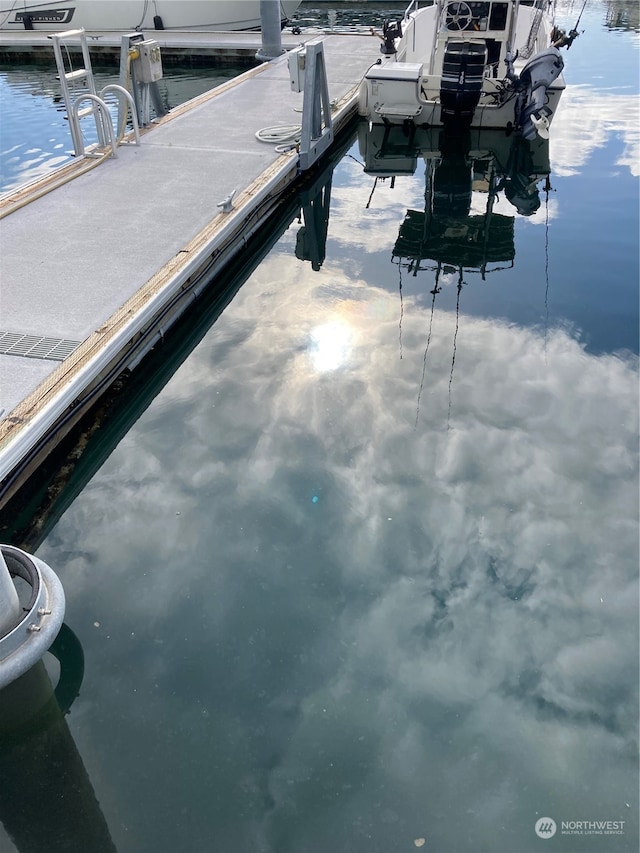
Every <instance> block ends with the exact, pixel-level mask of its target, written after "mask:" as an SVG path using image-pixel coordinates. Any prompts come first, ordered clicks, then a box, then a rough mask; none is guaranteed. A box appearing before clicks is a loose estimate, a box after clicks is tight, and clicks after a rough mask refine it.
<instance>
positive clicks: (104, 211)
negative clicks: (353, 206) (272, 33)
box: [0, 35, 379, 506]
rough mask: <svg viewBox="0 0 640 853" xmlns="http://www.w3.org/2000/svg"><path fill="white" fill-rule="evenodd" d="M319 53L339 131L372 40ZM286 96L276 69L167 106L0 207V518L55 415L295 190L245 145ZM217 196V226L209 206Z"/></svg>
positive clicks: (283, 69)
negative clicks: (133, 134)
mask: <svg viewBox="0 0 640 853" xmlns="http://www.w3.org/2000/svg"><path fill="white" fill-rule="evenodd" d="M323 44H324V54H325V63H326V68H327V77H328V86H329V97H330V99H331V101H332V105H333V107H334V109H333V113H332V116H333V123H334V128H335V129H337V130H339V129H340V127H341V126H344V124H346V122H347V121H348V120H349V119H350V118H352V117H353V115H354V114H355V111H356V104H357V92H358V84H359V81H360V79H361V78H362V76H363V74H364V73H365V72H366V70H367V68H368V67H369V66H370V65H371V64H372V63H374V62H375V61H376V59H377V57H378V56H379V51H378V44H379V42H378V41H377V39H372V38H371V37H366V36H359V35H328V36H325V37H323ZM302 97H303V96H302V94H298V93H295V92H292V91H291V87H290V82H289V71H288V64H287V59H286V55H283V56H282V57H279V58H278V59H276V60H273V61H271V62H269V63H264V64H263V65H260V66H258V67H257V68H254V69H251V70H250V71H247V72H246V73H245V74H242V75H241V76H240V77H238V78H235V79H234V80H232V81H229V82H227V83H225V84H223V85H222V86H220V87H218V88H217V89H214V90H212V92H209V93H207V94H206V95H204V96H201V97H200V98H197V99H195V100H194V101H191V102H189V103H188V104H186V105H183V106H182V107H178V108H176V109H175V110H173V111H172V112H171V113H170V114H169V115H168V116H167V117H165V118H164V119H161V120H160V121H159V122H158V123H157V124H156V125H155V126H154V127H152V128H151V129H150V130H149V131H148V132H146V133H144V134H143V135H142V139H141V145H140V146H134V145H131V144H129V145H122V146H120V147H119V148H118V155H117V157H116V158H108V159H106V160H104V162H101V163H100V164H99V165H98V166H97V167H96V168H93V169H91V170H90V171H85V172H84V173H82V174H78V175H77V176H74V175H75V173H76V172H77V171H78V170H81V169H82V168H86V161H76V162H74V163H73V164H71V166H69V167H65V168H66V171H65V169H63V170H61V172H60V173H54V176H55V177H56V180H58V179H59V177H60V176H62V177H63V179H66V177H67V176H69V178H70V179H69V180H68V181H67V182H66V183H62V185H60V186H56V187H55V188H54V189H52V190H51V191H50V192H46V193H45V194H43V195H40V196H39V197H38V196H37V194H36V195H34V191H35V190H38V189H39V187H38V185H29V187H28V188H27V190H26V191H24V192H22V193H21V192H20V191H19V190H18V191H16V192H14V193H13V194H10V195H8V196H5V197H3V198H2V199H0V214H2V213H3V212H4V213H5V214H6V213H7V210H10V211H11V212H9V213H8V215H5V216H4V218H3V219H2V220H1V221H0V506H2V505H3V503H4V502H6V500H8V498H9V497H10V496H11V494H13V493H14V492H15V490H16V489H17V488H18V487H19V486H20V484H21V483H22V482H24V480H25V478H26V477H27V476H28V475H29V474H30V473H31V472H32V471H33V470H34V469H35V467H36V466H37V464H38V462H39V460H40V459H41V458H42V454H43V453H45V452H46V451H47V448H49V449H53V447H54V446H55V440H56V437H57V433H62V434H63V432H62V426H61V425H62V424H63V423H65V424H68V423H69V422H70V420H71V418H70V412H75V413H76V415H77V416H78V417H79V416H80V414H81V413H82V411H83V407H84V408H85V409H86V407H87V406H88V405H89V402H90V400H91V399H92V396H95V394H98V393H99V389H100V388H102V387H104V385H105V382H107V381H112V380H111V379H110V378H111V377H114V376H116V375H117V373H118V372H121V371H122V369H124V368H125V367H127V366H129V365H130V364H132V363H134V362H135V361H136V360H137V359H139V358H140V353H141V351H144V348H145V347H146V348H147V349H148V348H149V347H150V346H151V345H152V343H153V341H154V340H157V337H158V335H159V334H161V333H162V329H163V324H168V323H169V321H170V311H171V310H174V309H173V308H172V306H173V305H174V303H176V301H177V298H178V297H179V296H180V294H181V293H184V291H185V290H187V289H188V288H190V287H191V286H192V285H194V286H196V285H197V282H198V280H199V279H201V278H202V276H203V273H204V272H205V271H206V274H207V275H209V276H210V275H211V274H212V272H215V271H216V269H217V268H218V266H221V265H222V264H224V263H226V262H228V260H229V258H230V257H231V256H232V255H233V253H234V252H237V251H238V247H239V245H241V243H240V242H239V241H241V240H242V239H246V238H247V237H248V236H249V235H250V234H251V233H253V231H255V230H256V229H257V228H258V227H259V226H260V225H261V224H263V223H264V221H266V218H267V217H268V216H269V214H270V213H271V212H272V211H273V209H274V207H275V206H276V205H277V202H278V197H279V196H280V194H281V193H282V192H283V191H284V190H285V189H286V188H287V187H288V186H290V185H291V183H292V182H293V181H294V180H295V179H296V177H297V176H298V156H297V153H296V152H295V151H293V152H288V153H284V154H280V153H278V152H276V150H275V146H274V145H273V144H268V143H264V142H261V141H259V140H258V139H257V138H256V132H257V131H259V130H261V129H263V128H265V127H272V126H274V125H291V124H300V122H301V113H300V112H299V110H300V109H301V107H302ZM233 191H235V196H234V199H233V210H232V211H231V212H228V213H224V212H222V211H221V209H220V208H219V207H218V204H219V203H220V202H222V201H223V200H224V199H225V198H227V197H228V196H229V195H230V194H231V193H232V192H233ZM3 206H4V210H3ZM176 310H179V309H176ZM158 330H160V331H158ZM151 332H153V335H154V336H155V337H152V336H151ZM32 344H33V345H34V346H35V349H34V350H31V351H30V350H29V347H30V346H31V345H32ZM67 353H68V354H67ZM33 355H38V356H39V357H35V358H34V357H33ZM65 356H66V357H65ZM61 359H63V360H61ZM76 419H77V418H76Z"/></svg>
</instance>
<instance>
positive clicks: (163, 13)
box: [0, 0, 300, 33]
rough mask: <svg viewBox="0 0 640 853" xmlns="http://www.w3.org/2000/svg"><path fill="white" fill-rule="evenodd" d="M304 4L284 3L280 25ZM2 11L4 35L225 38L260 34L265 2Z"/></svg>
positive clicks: (128, 1) (76, 3)
mask: <svg viewBox="0 0 640 853" xmlns="http://www.w3.org/2000/svg"><path fill="white" fill-rule="evenodd" d="M299 5H300V0H281V2H280V4H279V6H280V15H281V20H283V21H284V20H285V19H287V18H288V17H289V16H290V15H292V14H293V13H294V12H295V10H296V9H297V8H298V6H299ZM2 6H3V8H2V10H1V11H0V31H3V32H21V31H24V30H25V29H30V30H31V29H32V30H35V31H39V32H61V31H63V30H69V29H80V28H84V29H85V30H87V31H89V32H104V33H107V32H132V31H133V30H141V29H148V30H153V29H163V30H177V31H180V32H223V31H235V30H251V29H259V28H260V0H242V2H237V0H154V2H153V3H149V2H147V1H146V0H66V2H61V0H52V2H45V1H44V0H37V2H36V0H30V1H29V0H13V2H12V0H7V2H5V3H3V4H2Z"/></svg>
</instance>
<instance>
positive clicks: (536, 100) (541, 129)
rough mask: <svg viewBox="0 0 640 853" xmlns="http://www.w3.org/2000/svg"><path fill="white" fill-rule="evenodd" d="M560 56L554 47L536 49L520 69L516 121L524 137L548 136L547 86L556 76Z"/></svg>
mask: <svg viewBox="0 0 640 853" xmlns="http://www.w3.org/2000/svg"><path fill="white" fill-rule="evenodd" d="M563 68H564V60H563V59H562V56H561V55H560V51H559V50H558V48H557V47H548V48H547V49H546V50H543V51H541V52H540V53H537V54H536V55H535V56H534V57H533V58H532V59H531V60H530V61H529V62H527V64H526V65H525V66H524V68H523V69H522V73H521V74H520V79H519V81H518V88H519V89H520V90H521V92H522V94H521V95H520V97H521V98H522V101H521V103H522V105H523V106H522V108H521V111H520V119H519V124H520V127H521V129H522V136H523V137H524V138H525V139H529V140H531V139H535V138H536V134H537V135H538V136H541V137H542V138H543V139H548V138H549V116H550V115H551V110H550V109H549V108H548V107H547V106H546V104H547V102H548V100H549V99H548V97H547V89H548V88H549V86H550V85H551V84H552V83H553V82H554V81H555V80H556V79H557V78H558V77H559V75H560V73H561V71H562V69H563Z"/></svg>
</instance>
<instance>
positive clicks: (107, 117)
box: [69, 92, 118, 157]
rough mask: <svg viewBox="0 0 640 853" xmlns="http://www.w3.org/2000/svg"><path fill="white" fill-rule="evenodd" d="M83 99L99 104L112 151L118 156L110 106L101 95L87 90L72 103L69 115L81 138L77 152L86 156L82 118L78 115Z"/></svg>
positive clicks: (102, 122) (103, 126)
mask: <svg viewBox="0 0 640 853" xmlns="http://www.w3.org/2000/svg"><path fill="white" fill-rule="evenodd" d="M83 101H93V103H94V104H95V105H96V106H97V108H98V112H99V114H100V119H101V125H102V128H103V130H105V131H106V136H107V140H108V142H109V143H110V145H111V153H112V154H113V156H114V157H117V156H118V153H117V148H116V141H115V139H114V136H113V126H112V124H111V113H110V112H109V107H108V106H107V105H106V104H105V102H104V101H103V100H102V98H101V97H100V96H99V95H92V94H91V93H89V92H86V93H85V94H84V95H80V97H79V98H76V100H75V101H74V102H73V104H72V105H71V113H70V115H69V120H70V121H71V122H72V126H73V127H74V129H75V131H76V132H77V136H78V139H79V140H80V151H76V154H79V155H80V156H82V157H84V156H85V149H84V142H83V141H82V134H81V133H80V118H79V116H78V107H79V105H80V104H81V103H82V102H83Z"/></svg>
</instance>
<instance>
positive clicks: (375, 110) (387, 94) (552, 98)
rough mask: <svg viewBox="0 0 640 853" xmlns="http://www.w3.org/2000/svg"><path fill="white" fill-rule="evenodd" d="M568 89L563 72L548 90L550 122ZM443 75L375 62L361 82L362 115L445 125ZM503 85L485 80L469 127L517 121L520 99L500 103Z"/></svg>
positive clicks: (492, 126) (411, 66)
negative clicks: (441, 86) (442, 101)
mask: <svg viewBox="0 0 640 853" xmlns="http://www.w3.org/2000/svg"><path fill="white" fill-rule="evenodd" d="M564 89H565V82H564V78H563V76H562V75H560V76H559V77H558V78H557V79H556V80H555V81H554V83H553V84H552V85H551V86H549V88H548V89H547V90H546V91H547V96H548V102H547V109H548V111H549V118H548V121H549V124H551V121H552V120H553V116H554V114H555V111H556V109H557V106H558V104H559V102H560V97H561V95H562V92H563V91H564ZM439 93H440V78H439V77H436V76H432V77H429V76H423V74H422V67H421V66H420V65H418V64H414V63H394V62H390V63H387V64H386V65H385V64H383V65H376V66H374V67H373V68H372V69H370V70H369V71H368V72H367V74H366V75H365V77H364V79H363V80H362V83H361V85H360V95H359V101H358V112H359V114H360V115H361V116H362V117H364V118H366V119H368V121H370V122H371V123H372V124H389V125H395V124H405V123H406V122H411V123H413V124H415V125H416V126H427V127H442V126H444V124H445V123H446V119H445V118H444V117H443V114H442V107H441V104H440V98H439ZM500 98H501V85H500V83H499V82H498V81H496V80H494V79H493V78H487V79H486V80H485V81H484V85H483V90H482V94H481V96H480V101H479V103H478V105H477V106H476V108H475V110H474V112H473V115H472V116H471V117H470V121H469V126H470V127H473V128H477V129H509V128H510V127H515V126H517V124H518V115H517V99H516V98H508V99H506V100H505V101H504V102H503V103H501V102H500Z"/></svg>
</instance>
